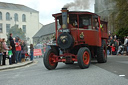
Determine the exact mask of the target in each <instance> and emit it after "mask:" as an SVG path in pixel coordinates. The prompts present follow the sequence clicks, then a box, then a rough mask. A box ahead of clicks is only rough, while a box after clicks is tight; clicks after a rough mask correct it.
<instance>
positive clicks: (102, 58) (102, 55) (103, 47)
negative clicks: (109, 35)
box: [97, 40, 107, 63]
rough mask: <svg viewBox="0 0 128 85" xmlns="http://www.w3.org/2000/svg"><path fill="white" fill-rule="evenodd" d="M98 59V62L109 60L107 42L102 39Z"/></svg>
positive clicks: (98, 49)
mask: <svg viewBox="0 0 128 85" xmlns="http://www.w3.org/2000/svg"><path fill="white" fill-rule="evenodd" d="M97 61H98V63H106V62H107V46H106V42H105V41H104V40H102V45H101V47H98V48H97Z"/></svg>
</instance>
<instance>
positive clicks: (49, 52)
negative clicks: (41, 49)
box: [43, 49, 58, 70]
mask: <svg viewBox="0 0 128 85" xmlns="http://www.w3.org/2000/svg"><path fill="white" fill-rule="evenodd" d="M52 55H57V53H56V52H54V51H53V49H49V50H47V51H46V52H45V54H44V58H43V62H44V66H45V67H46V68H47V69H48V70H53V69H55V68H56V67H57V65H58V62H57V63H54V62H52V61H51V60H50V59H51V58H52Z"/></svg>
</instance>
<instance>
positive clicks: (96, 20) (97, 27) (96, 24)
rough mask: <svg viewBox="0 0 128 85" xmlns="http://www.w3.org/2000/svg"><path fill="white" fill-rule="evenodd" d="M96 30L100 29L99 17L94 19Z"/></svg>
mask: <svg viewBox="0 0 128 85" xmlns="http://www.w3.org/2000/svg"><path fill="white" fill-rule="evenodd" d="M93 29H94V30H99V23H98V19H97V18H95V20H94V27H93Z"/></svg>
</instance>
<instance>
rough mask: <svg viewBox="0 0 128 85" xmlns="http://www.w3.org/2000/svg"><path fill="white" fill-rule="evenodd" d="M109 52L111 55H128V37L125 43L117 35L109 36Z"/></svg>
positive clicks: (125, 38)
mask: <svg viewBox="0 0 128 85" xmlns="http://www.w3.org/2000/svg"><path fill="white" fill-rule="evenodd" d="M107 50H108V54H109V55H123V54H125V55H128V36H126V37H124V41H123V40H121V39H118V38H117V36H116V35H114V36H112V35H109V39H108V43H107Z"/></svg>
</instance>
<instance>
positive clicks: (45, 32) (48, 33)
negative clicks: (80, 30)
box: [33, 22, 55, 45]
mask: <svg viewBox="0 0 128 85" xmlns="http://www.w3.org/2000/svg"><path fill="white" fill-rule="evenodd" d="M53 34H55V22H53V23H50V24H47V25H44V26H43V27H42V28H41V29H40V30H39V31H38V32H37V33H36V34H35V35H34V36H33V43H34V45H36V44H39V43H40V44H43V43H46V42H48V41H50V40H51V38H52V36H53Z"/></svg>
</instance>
